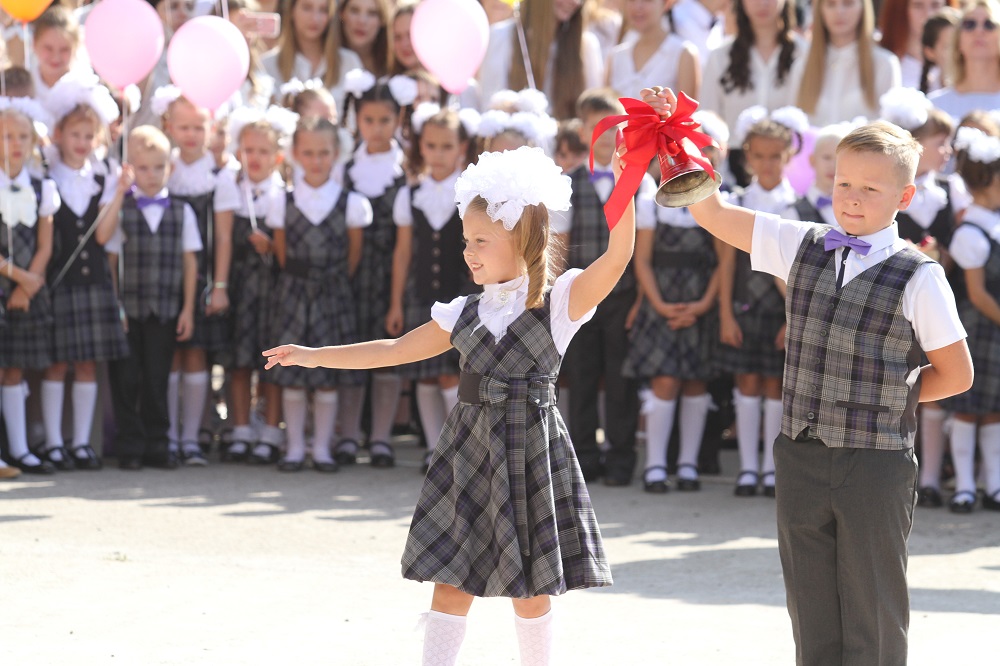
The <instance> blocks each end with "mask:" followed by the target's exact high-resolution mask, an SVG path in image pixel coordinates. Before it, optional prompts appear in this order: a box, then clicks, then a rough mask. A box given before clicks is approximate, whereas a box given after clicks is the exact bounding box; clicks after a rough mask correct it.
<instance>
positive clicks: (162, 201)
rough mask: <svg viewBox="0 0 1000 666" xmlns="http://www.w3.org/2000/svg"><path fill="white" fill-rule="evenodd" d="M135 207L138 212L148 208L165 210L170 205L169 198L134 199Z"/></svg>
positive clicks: (140, 197)
mask: <svg viewBox="0 0 1000 666" xmlns="http://www.w3.org/2000/svg"><path fill="white" fill-rule="evenodd" d="M135 205H136V207H137V208H138V209H139V210H143V209H145V208H147V207H148V206H163V207H164V208H166V207H167V206H169V205H170V197H143V196H138V197H136V198H135Z"/></svg>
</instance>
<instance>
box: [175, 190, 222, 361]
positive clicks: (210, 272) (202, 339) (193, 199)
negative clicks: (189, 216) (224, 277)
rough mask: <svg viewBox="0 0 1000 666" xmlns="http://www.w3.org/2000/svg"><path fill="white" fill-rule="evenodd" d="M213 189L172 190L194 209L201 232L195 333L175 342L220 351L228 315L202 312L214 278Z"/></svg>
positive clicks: (191, 347)
mask: <svg viewBox="0 0 1000 666" xmlns="http://www.w3.org/2000/svg"><path fill="white" fill-rule="evenodd" d="M214 197H215V192H214V190H213V191H210V192H207V193H205V194H199V195H196V196H181V195H177V194H171V195H170V198H172V199H177V200H178V201H183V202H184V203H186V204H188V205H190V206H191V208H192V209H193V210H194V215H195V218H196V219H197V220H198V233H199V234H200V235H201V244H202V246H203V249H202V251H201V252H199V253H198V254H197V257H198V281H197V287H196V288H195V289H196V290H195V295H194V333H193V334H192V335H191V338H190V339H189V340H185V341H184V342H178V343H177V347H178V348H179V349H204V350H205V351H207V352H223V351H226V350H227V347H228V345H229V341H230V338H231V334H230V332H229V316H228V315H226V314H219V315H212V316H211V317H209V316H207V315H206V314H205V306H206V305H207V304H208V296H209V294H210V293H211V288H210V285H209V284H208V278H209V276H212V278H213V281H214V280H215V277H214V276H215V227H214V225H215V208H214V206H213V199H214Z"/></svg>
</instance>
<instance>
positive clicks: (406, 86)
mask: <svg viewBox="0 0 1000 666" xmlns="http://www.w3.org/2000/svg"><path fill="white" fill-rule="evenodd" d="M344 85H345V90H346V91H347V94H348V98H347V99H348V103H349V104H352V105H353V112H354V117H355V119H356V121H357V126H358V138H359V140H360V145H359V146H358V148H357V150H355V151H354V155H353V156H352V157H351V159H350V160H349V161H348V162H347V164H346V165H345V166H344V168H343V170H342V173H341V178H340V179H339V180H340V181H341V183H342V184H343V186H344V189H346V190H348V191H357V192H359V193H360V194H362V195H364V196H365V197H366V198H367V199H368V201H369V202H370V203H371V206H372V213H373V218H372V224H371V226H368V227H366V228H365V230H364V242H363V244H362V248H363V249H362V253H361V261H360V263H359V264H358V269H357V272H356V273H355V274H354V276H353V278H354V279H353V289H354V303H355V305H356V306H357V315H358V319H357V333H358V339H359V340H361V341H365V340H378V339H381V338H384V337H385V334H386V324H385V315H386V312H387V311H388V310H389V297H390V292H391V291H392V287H391V282H392V265H393V262H392V255H393V247H394V246H395V244H396V226H395V225H394V224H393V221H392V205H393V201H395V200H396V193H397V192H399V189H400V188H401V187H402V186H403V185H404V183H405V182H406V173H405V172H404V170H403V162H404V154H403V150H402V148H400V146H399V144H398V143H397V142H396V139H395V135H396V132H397V130H398V127H399V123H400V118H401V116H402V114H403V111H404V109H408V108H409V106H410V105H411V104H412V103H413V100H414V99H415V98H416V96H417V86H416V82H414V81H413V79H411V78H409V77H406V76H394V77H392V78H391V79H388V80H385V79H383V80H381V81H376V80H375V77H374V76H373V75H372V74H371V73H369V72H364V71H362V70H355V71H353V72H348V74H347V76H346V77H345V82H344ZM348 115H350V113H349V111H348V110H346V109H345V111H344V117H347V116H348ZM371 380H372V383H371V394H372V414H371V432H370V437H369V441H368V448H369V451H370V453H371V463H372V465H373V466H375V467H392V466H393V465H394V464H395V461H396V456H395V453H394V452H393V449H392V446H390V445H389V438H390V435H391V434H392V423H393V419H394V417H395V414H396V407H397V406H398V403H399V391H400V379H399V375H398V374H396V373H395V372H392V371H385V370H383V371H379V372H374V373H372V377H371ZM364 397H365V387H364V386H348V387H344V388H343V389H342V390H341V392H340V435H341V440H340V441H339V442H337V447H336V449H335V457H336V459H337V462H339V463H340V464H346V465H350V464H352V463H354V462H355V461H356V460H357V453H358V447H359V442H360V441H361V439H362V435H361V414H362V411H363V410H364Z"/></svg>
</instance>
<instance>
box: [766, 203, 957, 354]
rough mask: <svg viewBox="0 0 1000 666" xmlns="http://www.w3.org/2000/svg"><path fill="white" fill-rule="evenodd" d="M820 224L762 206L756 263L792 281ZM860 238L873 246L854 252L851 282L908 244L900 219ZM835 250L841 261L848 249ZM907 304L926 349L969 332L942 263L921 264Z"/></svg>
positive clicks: (907, 290) (847, 269) (846, 276)
mask: <svg viewBox="0 0 1000 666" xmlns="http://www.w3.org/2000/svg"><path fill="white" fill-rule="evenodd" d="M814 224H815V223H813V222H799V221H797V220H785V219H781V218H780V217H778V216H777V215H771V214H768V213H761V212H758V213H757V214H756V216H755V218H754V227H753V237H752V240H751V243H752V245H751V252H750V264H751V267H752V268H753V269H754V270H755V271H763V272H765V273H770V274H771V275H774V276H776V277H779V278H781V279H782V280H785V281H786V282H787V281H788V275H789V273H790V272H791V269H792V264H793V263H794V262H795V257H796V255H797V254H798V251H799V247H800V246H801V245H802V240H803V239H804V238H805V235H806V232H807V231H808V230H809V229H810V227H812V226H814ZM833 228H834V229H836V230H837V231H840V232H841V233H846V232H844V230H843V228H841V227H840V226H839V225H833ZM858 238H860V239H861V240H864V241H865V242H867V243H871V249H870V250H869V251H868V254H867V256H864V257H862V256H861V255H859V254H858V253H857V252H851V253H850V254H848V256H847V263H846V265H845V268H844V282H843V284H844V285H845V286H846V285H847V284H848V283H849V282H850V281H851V280H852V279H854V278H855V277H857V276H858V275H859V274H860V273H861V272H863V271H865V270H867V269H869V268H871V267H872V266H875V265H877V264H878V263H880V262H882V261H885V260H886V259H888V258H889V257H891V256H892V255H894V254H896V253H897V252H899V251H900V250H902V249H904V248H906V247H908V244H907V242H906V241H905V240H902V239H900V237H899V232H898V229H897V227H896V224H895V223H893V224H891V225H889V226H888V227H886V228H885V229H882V230H880V231H877V232H875V233H873V234H868V235H866V236H859V237H858ZM834 252H835V253H836V256H835V258H834V262H835V263H834V265H835V266H839V265H840V259H841V254H842V253H843V249H842V248H838V249H837V250H834ZM902 309H903V317H905V318H906V320H907V321H909V322H910V324H911V326H912V327H913V332H914V334H915V335H916V338H917V342H918V343H919V344H920V348H921V349H923V350H924V351H925V352H926V351H934V350H935V349H940V348H942V347H947V346H948V345H950V344H954V343H956V342H958V341H959V340H962V339H963V338H965V337H966V332H965V327H963V326H962V322H961V320H960V319H959V318H958V310H957V309H956V307H955V295H954V294H953V293H952V291H951V287H950V286H948V280H947V279H946V278H945V275H944V269H942V268H941V266H940V264H937V263H926V264H923V265H921V266H920V267H919V268H918V269H917V271H916V273H915V274H914V275H913V277H912V278H911V279H910V281H909V282H908V283H907V284H906V288H905V289H904V291H903V302H902Z"/></svg>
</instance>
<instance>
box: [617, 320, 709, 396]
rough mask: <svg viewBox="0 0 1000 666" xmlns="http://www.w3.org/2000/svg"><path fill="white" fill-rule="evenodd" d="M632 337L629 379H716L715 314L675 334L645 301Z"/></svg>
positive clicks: (624, 368)
mask: <svg viewBox="0 0 1000 666" xmlns="http://www.w3.org/2000/svg"><path fill="white" fill-rule="evenodd" d="M629 337H630V343H629V350H628V355H627V356H626V357H625V363H624V364H623V365H622V375H623V376H625V377H635V378H639V379H650V378H652V377H676V378H677V379H693V380H705V381H707V380H709V379H711V378H712V377H713V376H715V372H714V370H715V368H713V365H712V358H713V354H714V353H715V349H716V347H717V345H716V340H717V339H718V337H719V324H718V318H717V317H716V315H715V313H714V311H713V312H711V313H709V314H706V315H705V316H703V317H701V318H699V319H698V321H696V322H695V323H694V325H693V326H688V327H687V328H682V329H680V330H677V331H674V330H671V329H670V327H669V326H668V325H667V320H666V319H664V318H663V317H661V316H660V315H659V314H657V313H656V311H655V310H653V307H652V306H651V305H650V304H649V301H646V300H644V301H643V302H642V305H641V306H640V309H639V315H638V316H637V317H636V321H635V324H634V325H633V327H632V331H631V333H630V336H629Z"/></svg>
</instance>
